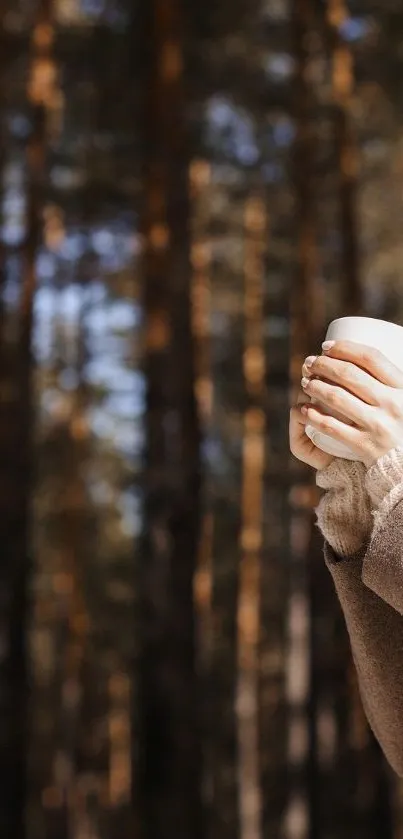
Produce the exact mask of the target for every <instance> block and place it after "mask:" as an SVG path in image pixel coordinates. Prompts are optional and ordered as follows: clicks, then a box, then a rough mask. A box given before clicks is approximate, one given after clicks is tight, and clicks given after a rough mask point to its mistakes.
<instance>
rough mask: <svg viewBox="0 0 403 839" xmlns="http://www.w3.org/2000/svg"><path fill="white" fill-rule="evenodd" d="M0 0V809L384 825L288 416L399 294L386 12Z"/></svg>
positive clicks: (29, 821)
mask: <svg viewBox="0 0 403 839" xmlns="http://www.w3.org/2000/svg"><path fill="white" fill-rule="evenodd" d="M0 16H1V27H0V39H1V49H0V114H1V122H0V125H1V130H0V165H1V181H0V184H1V187H0V190H1V222H0V232H1V237H0V251H1V261H0V464H1V470H0V533H1V556H2V562H1V566H0V834H1V836H4V837H5V839H23V837H24V839H126V837H127V839H128V838H129V837H130V839H142V837H144V839H402V837H403V788H402V786H401V784H400V782H398V781H397V780H395V779H394V778H392V777H391V774H390V773H389V770H388V769H387V768H386V766H385V763H384V761H383V758H382V757H381V755H380V752H379V749H378V747H377V746H376V745H375V743H374V741H373V738H372V737H371V736H370V733H369V731H368V728H367V726H366V723H365V721H364V717H363V713H362V710H361V705H360V701H359V698H358V695H357V689H356V684H355V678H354V673H353V670H352V665H351V660H350V654H349V650H348V644H347V640H346V635H345V631H344V627H343V622H342V619H341V616H340V612H339V609H338V607H337V604H336V602H335V597H334V594H333V590H332V585H331V581H330V580H329V578H328V575H327V573H326V571H325V569H324V567H323V560H322V556H321V545H320V540H319V538H318V535H317V533H316V531H315V527H314V526H313V518H312V513H311V508H312V504H313V503H314V501H315V494H314V489H313V487H312V476H311V475H310V474H309V473H308V472H306V471H305V470H304V469H303V467H302V466H301V465H299V464H297V463H296V462H295V461H292V460H291V458H290V456H289V453H288V438H287V425H288V407H289V401H290V398H292V394H293V393H294V392H295V387H296V385H297V383H298V381H299V378H300V365H301V362H302V359H303V356H304V354H306V353H307V352H312V351H315V347H317V346H318V342H319V340H320V338H322V336H323V333H324V330H325V326H326V324H327V322H328V321H329V320H330V319H331V318H332V317H334V316H338V315H340V314H346V313H352V312H353V313H360V312H363V313H366V314H369V315H372V316H377V317H384V318H388V319H393V320H396V321H400V322H402V318H403V295H402V294H401V293H400V288H401V266H402V264H403V238H402V229H403V190H402V184H403V94H402V84H401V77H402V72H403V8H402V6H401V4H400V3H399V2H397V0H376V2H375V0H351V2H350V3H349V4H348V5H347V0H203V2H201V0H200V2H198V1H197V0H193V2H191V3H190V2H188V3H185V2H184V0H53V2H52V0H1V3H0Z"/></svg>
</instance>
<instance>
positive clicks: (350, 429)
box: [301, 341, 403, 468]
mask: <svg viewBox="0 0 403 839" xmlns="http://www.w3.org/2000/svg"><path fill="white" fill-rule="evenodd" d="M323 353H324V354H323V355H321V356H317V357H315V356H310V357H309V358H307V359H306V361H305V364H304V367H303V376H304V377H303V379H302V388H303V391H304V393H306V395H307V396H308V397H312V398H314V399H315V400H317V401H318V402H320V403H321V405H323V407H324V408H325V409H326V410H327V411H330V413H331V414H332V413H334V414H335V416H328V415H327V414H325V413H323V411H321V408H320V406H319V405H309V404H305V405H303V406H302V408H301V411H302V413H303V415H304V417H305V418H306V421H307V422H309V424H310V425H312V426H313V427H314V428H315V429H317V430H318V431H321V432H322V433H324V434H328V435H329V436H330V437H332V438H333V439H334V440H337V441H338V442H340V443H344V444H346V445H347V446H348V447H349V448H350V449H352V451H354V452H356V454H357V460H360V461H362V463H364V464H365V466H366V467H367V468H369V467H370V466H372V465H373V464H374V463H375V462H376V461H377V460H378V458H380V457H382V456H383V455H384V454H387V452H389V451H390V450H391V449H394V448H396V447H397V446H403V371H402V370H399V369H398V367H395V365H394V364H392V362H390V361H389V360H388V359H387V358H386V357H385V356H384V355H383V354H382V353H380V352H379V351H378V350H374V349H372V348H371V347H366V346H363V345H361V344H356V343H354V342H352V341H337V342H334V341H330V342H325V344H324V345H323ZM402 363H403V358H402ZM323 380H325V381H323ZM336 415H337V417H336ZM340 417H345V418H346V422H343V420H342V419H340ZM348 423H351V424H348Z"/></svg>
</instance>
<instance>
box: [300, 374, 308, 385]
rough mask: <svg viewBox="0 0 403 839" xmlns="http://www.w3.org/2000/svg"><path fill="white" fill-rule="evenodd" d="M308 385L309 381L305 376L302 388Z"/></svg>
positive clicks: (302, 380)
mask: <svg viewBox="0 0 403 839" xmlns="http://www.w3.org/2000/svg"><path fill="white" fill-rule="evenodd" d="M307 385H309V379H307V378H306V376H304V377H303V378H302V379H301V387H307Z"/></svg>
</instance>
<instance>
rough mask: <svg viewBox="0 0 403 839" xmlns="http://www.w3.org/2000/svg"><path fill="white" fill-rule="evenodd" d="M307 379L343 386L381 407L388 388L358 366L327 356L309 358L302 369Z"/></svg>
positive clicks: (362, 398)
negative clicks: (315, 378)
mask: <svg viewBox="0 0 403 839" xmlns="http://www.w3.org/2000/svg"><path fill="white" fill-rule="evenodd" d="M302 370H303V374H304V376H305V377H309V376H315V377H318V378H320V379H326V380H327V381H328V382H334V383H335V384H339V385H341V386H342V387H343V388H344V389H345V390H348V391H349V392H350V393H353V394H354V395H355V396H358V398H359V399H361V400H362V401H363V402H366V403H367V404H368V405H380V404H381V403H382V399H384V398H385V395H386V393H387V388H386V386H385V385H384V384H382V383H381V382H380V381H378V379H375V378H374V377H373V376H371V375H370V374H369V373H366V372H365V370H362V369H361V367H358V366H357V364H353V363H352V362H351V361H340V359H338V358H330V357H329V356H326V355H318V356H316V357H314V356H311V357H308V358H307V359H306V361H305V364H304V366H303V368H302Z"/></svg>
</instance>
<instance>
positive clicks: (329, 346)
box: [322, 341, 336, 352]
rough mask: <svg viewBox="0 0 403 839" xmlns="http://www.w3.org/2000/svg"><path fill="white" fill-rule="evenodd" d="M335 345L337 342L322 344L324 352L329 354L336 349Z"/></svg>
mask: <svg viewBox="0 0 403 839" xmlns="http://www.w3.org/2000/svg"><path fill="white" fill-rule="evenodd" d="M335 343H336V341H324V342H323V344H322V350H323V352H329V350H331V349H332V347H334V345H335Z"/></svg>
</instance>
